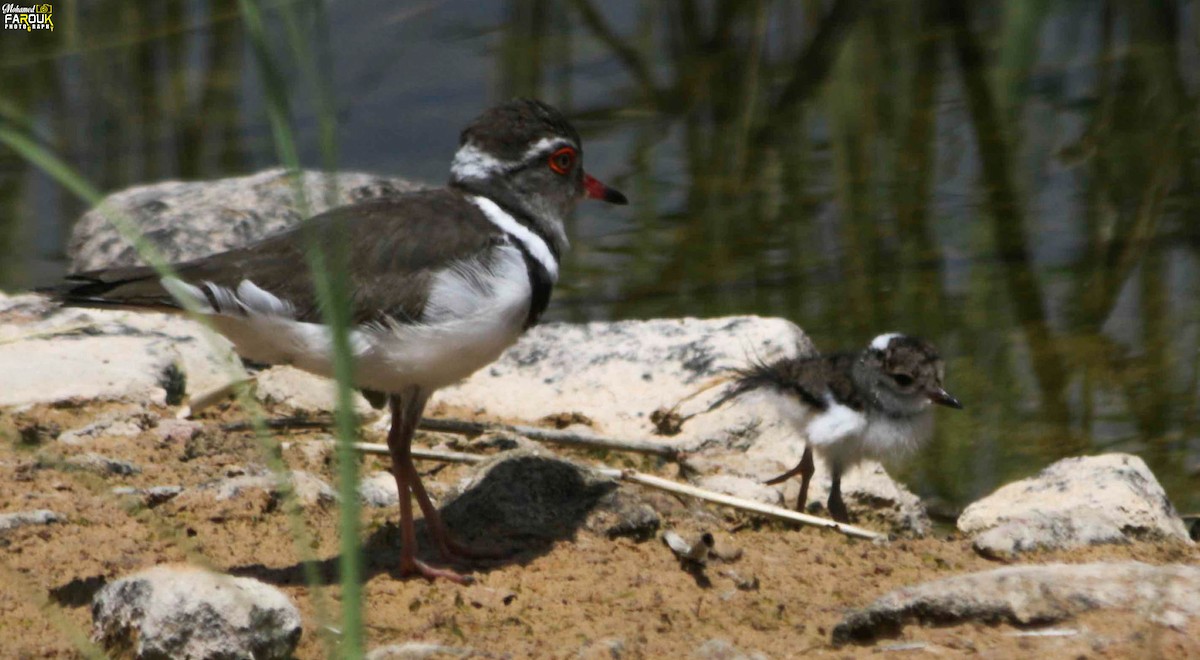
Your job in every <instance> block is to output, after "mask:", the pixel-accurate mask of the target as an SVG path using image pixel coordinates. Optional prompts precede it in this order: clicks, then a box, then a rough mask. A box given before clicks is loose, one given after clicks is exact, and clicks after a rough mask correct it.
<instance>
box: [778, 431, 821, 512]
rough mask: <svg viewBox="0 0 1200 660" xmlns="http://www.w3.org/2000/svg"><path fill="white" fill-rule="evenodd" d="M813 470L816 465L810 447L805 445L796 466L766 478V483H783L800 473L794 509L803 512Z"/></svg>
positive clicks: (806, 502)
mask: <svg viewBox="0 0 1200 660" xmlns="http://www.w3.org/2000/svg"><path fill="white" fill-rule="evenodd" d="M815 470H816V466H814V465H813V455H812V447H808V446H806V447H805V448H804V455H803V456H801V457H800V462H799V463H798V464H796V467H794V468H792V469H790V470H788V471H787V472H784V473H783V474H781V475H779V476H778V477H775V478H773V479H768V480H767V481H766V483H767V484H768V485H775V484H779V483H783V482H784V481H787V480H788V479H791V478H792V477H794V476H796V475H797V474H798V475H800V496H799V497H798V498H796V510H797V511H799V512H800V513H804V506H805V505H806V504H808V483H809V482H810V481H812V476H813V472H814V471H815Z"/></svg>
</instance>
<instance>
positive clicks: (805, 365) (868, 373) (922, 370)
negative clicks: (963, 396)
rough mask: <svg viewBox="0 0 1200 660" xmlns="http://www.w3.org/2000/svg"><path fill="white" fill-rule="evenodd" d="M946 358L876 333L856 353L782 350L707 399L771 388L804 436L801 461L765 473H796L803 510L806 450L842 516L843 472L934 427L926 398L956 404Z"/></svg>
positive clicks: (903, 451)
mask: <svg viewBox="0 0 1200 660" xmlns="http://www.w3.org/2000/svg"><path fill="white" fill-rule="evenodd" d="M944 377H945V365H944V364H943V362H942V359H941V357H939V356H938V353H937V350H936V349H934V347H933V346H932V345H930V344H929V343H927V342H924V341H922V340H920V339H916V338H914V337H908V336H905V335H901V334H895V333H891V334H884V335H880V336H878V337H876V338H875V339H873V340H872V341H871V344H870V345H869V346H867V348H866V350H863V351H861V352H859V353H835V354H831V355H824V356H816V357H802V358H783V359H781V360H777V361H775V362H770V363H762V364H755V365H752V366H750V367H748V368H746V369H743V370H740V371H739V372H738V373H737V376H736V379H735V381H734V383H733V385H732V386H731V387H729V389H728V390H727V391H726V392H725V393H723V394H722V396H721V397H720V398H719V399H718V400H717V401H716V402H715V403H714V404H713V405H712V406H711V407H710V410H711V409H715V408H717V407H719V406H721V405H722V404H724V403H725V402H727V401H729V400H730V399H733V398H736V397H737V396H739V395H741V394H744V393H746V392H750V391H753V390H765V391H769V392H773V393H775V394H776V395H777V396H776V397H775V401H776V405H777V406H778V407H779V410H780V413H781V414H782V415H783V417H784V418H785V419H786V420H788V421H789V422H790V423H791V424H792V425H793V426H794V427H795V429H796V431H797V432H798V433H800V434H801V435H802V436H804V438H805V443H806V444H805V448H804V454H803V455H802V456H801V458H800V463H799V464H797V465H796V467H794V468H792V469H791V470H788V471H787V472H785V473H783V474H781V475H779V476H778V477H775V478H773V479H770V480H768V481H767V482H766V483H768V484H778V483H781V482H783V481H786V480H787V479H790V478H791V477H793V476H795V475H797V474H799V475H800V496H799V498H798V499H797V501H796V509H797V510H798V511H803V510H804V505H805V504H806V503H807V501H808V484H809V481H810V480H811V479H812V475H813V452H814V450H815V451H816V452H817V453H818V454H820V455H821V457H822V459H823V460H824V461H825V463H826V464H827V465H828V466H829V472H830V476H831V478H832V480H833V484H832V486H831V487H830V490H829V502H828V507H829V513H830V515H832V516H833V519H834V520H837V521H839V522H848V521H849V515H848V514H847V512H846V504H845V502H843V500H842V475H843V474H844V473H845V471H846V470H848V469H850V468H851V467H853V466H854V465H856V464H857V463H859V462H860V461H862V460H863V459H866V458H870V459H876V460H879V459H897V458H902V457H904V456H906V455H908V454H911V453H912V452H913V451H915V450H916V449H917V448H918V447H919V446H920V445H921V444H922V443H923V442H924V441H925V440H927V439H928V438H929V436H930V434H931V432H932V430H933V411H932V409H931V407H930V404H934V403H936V404H940V405H943V406H949V407H951V408H962V404H961V403H959V402H958V399H956V398H954V397H952V396H950V394H949V393H947V392H946V390H945V389H944V388H943V386H942V380H943V378H944Z"/></svg>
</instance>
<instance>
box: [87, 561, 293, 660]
mask: <svg viewBox="0 0 1200 660" xmlns="http://www.w3.org/2000/svg"><path fill="white" fill-rule="evenodd" d="M300 625H301V621H300V611H299V610H298V609H296V606H295V605H293V604H292V602H291V601H290V600H289V599H288V597H287V596H286V595H284V594H283V592H281V591H279V590H278V589H276V588H275V587H272V586H270V585H267V584H264V583H262V582H259V581H258V580H252V579H250V578H240V577H232V576H229V575H219V574H216V573H210V572H207V571H203V570H200V569H197V568H192V567H190V566H157V567H154V568H151V569H148V570H145V571H142V572H140V573H136V574H134V575H131V576H128V577H124V578H121V579H120V580H116V581H114V582H110V583H108V584H107V585H105V586H104V587H103V588H102V589H101V590H100V591H99V592H97V593H96V596H95V598H94V599H93V601H92V636H93V639H95V640H96V641H97V642H99V643H100V644H102V645H103V646H104V647H105V648H106V649H107V650H108V651H109V652H111V653H126V654H132V655H134V656H136V657H139V658H188V659H201V658H204V659H209V658H212V659H217V658H263V659H265V658H287V657H291V654H292V651H293V650H294V649H295V648H296V644H297V643H299V641H300V634H301V627H300Z"/></svg>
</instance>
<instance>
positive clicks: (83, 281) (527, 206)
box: [49, 99, 625, 582]
mask: <svg viewBox="0 0 1200 660" xmlns="http://www.w3.org/2000/svg"><path fill="white" fill-rule="evenodd" d="M585 197H587V198H592V199H600V200H603V201H606V202H610V203H614V204H624V203H625V197H624V195H622V194H621V193H619V192H617V191H616V190H613V189H612V188H609V187H607V186H605V185H604V184H602V183H600V182H599V181H597V180H596V179H594V178H592V177H591V176H588V175H587V174H586V173H584V171H583V146H582V144H581V141H580V138H579V134H578V133H577V132H576V131H575V129H574V128H573V127H572V126H571V124H570V123H568V122H567V120H566V119H565V118H564V117H563V115H562V114H561V113H560V112H559V111H558V110H556V109H554V108H553V107H551V106H549V105H547V104H545V103H541V102H539V101H533V100H525V99H521V100H515V101H512V102H509V103H505V104H503V105H499V106H496V107H494V108H491V109H489V110H487V111H486V112H484V113H483V114H482V115H481V116H479V117H478V118H477V119H476V120H475V121H474V122H472V123H471V124H470V125H469V126H468V127H467V128H466V129H465V130H464V131H463V132H462V135H461V139H460V142H459V148H458V151H457V153H456V154H455V156H454V161H453V163H452V165H451V168H450V183H449V185H448V186H446V187H445V188H441V189H437V190H426V191H421V192H413V193H408V194H405V195H401V196H396V197H391V198H386V199H374V200H370V201H365V202H361V203H358V204H353V205H350V206H344V207H340V208H336V209H332V210H330V211H328V212H326V213H322V214H321V215H318V216H316V217H313V218H311V219H310V220H308V221H306V222H305V223H302V224H301V225H300V226H299V227H297V228H294V229H292V230H289V231H286V232H284V233H281V234H277V235H275V236H271V237H268V238H266V239H264V240H262V241H259V242H257V243H255V244H252V245H250V246H248V247H244V248H240V249H235V250H231V251H229V252H224V253H221V254H216V255H213V256H210V257H205V258H202V259H197V260H194V261H189V262H186V263H182V264H179V265H177V266H176V267H175V273H176V274H177V277H173V278H167V279H163V278H160V276H159V275H158V273H156V272H155V271H154V270H152V269H150V268H146V267H134V268H112V269H105V270H96V271H90V272H84V273H78V274H75V275H71V276H69V277H68V278H67V279H66V281H65V282H64V283H63V284H61V285H59V286H57V287H54V288H52V289H50V290H49V293H50V294H51V295H52V296H54V297H56V298H57V299H58V300H60V301H62V302H63V303H64V304H66V305H73V306H83V307H101V308H105V307H108V308H113V307H116V308H127V309H130V308H131V309H138V310H152V311H179V310H180V309H181V308H182V307H184V306H185V304H186V305H187V306H191V307H193V308H198V309H200V310H202V311H203V313H204V314H205V316H207V317H208V318H209V320H210V321H211V322H212V325H213V327H215V328H216V329H217V330H218V331H219V332H221V333H222V334H224V335H225V336H226V337H228V338H229V339H230V340H231V341H232V342H233V344H234V346H235V348H236V350H237V351H238V353H240V354H241V355H242V356H244V357H246V358H249V359H251V360H255V361H258V362H265V363H268V364H290V365H293V366H296V367H299V368H301V369H304V370H306V371H310V372H313V373H316V374H320V375H324V376H331V375H332V373H333V352H332V348H331V341H330V333H329V328H328V327H327V326H325V325H324V324H323V316H322V312H321V308H320V304H319V302H318V297H317V292H316V288H315V286H314V278H313V275H312V273H311V272H309V269H308V267H307V265H306V264H307V262H306V260H305V257H306V249H307V248H308V246H309V245H311V244H313V243H314V241H315V242H316V243H317V244H320V245H326V246H341V247H344V248H345V250H344V255H345V258H344V259H342V260H341V261H342V262H344V263H342V266H341V268H342V270H343V271H344V274H345V277H346V282H347V287H348V291H349V298H350V301H349V304H350V308H351V309H350V314H351V318H350V321H351V328H350V345H351V347H352V351H353V360H354V385H355V386H357V387H361V388H365V389H370V390H376V391H380V392H386V393H387V394H388V395H389V400H388V404H389V407H390V410H391V414H392V425H391V429H390V431H389V432H388V447H389V449H390V452H391V458H392V473H393V475H394V476H395V478H396V483H397V485H398V486H399V489H400V493H401V498H400V525H401V539H402V544H403V545H402V547H401V550H400V572H401V574H402V575H421V576H424V577H426V578H428V579H433V578H438V577H442V578H448V579H451V580H455V581H459V582H462V581H465V580H466V578H464V577H463V576H461V575H459V574H458V573H455V572H454V571H451V570H447V569H437V568H433V567H430V566H428V565H427V564H425V563H424V562H422V561H420V560H418V559H417V558H416V554H415V550H416V541H415V531H414V527H413V512H412V503H411V501H410V499H409V497H408V496H409V495H410V494H411V495H412V496H413V497H415V499H416V500H417V504H418V505H419V506H420V507H421V511H422V512H423V513H424V515H425V520H426V522H427V524H428V526H429V529H430V531H431V534H432V535H433V538H434V539H435V541H436V542H437V544H438V546H439V548H440V549H441V550H442V552H443V554H448V553H450V552H455V553H458V554H467V551H466V549H465V548H462V547H461V546H459V545H457V544H456V543H454V542H453V541H452V540H451V538H450V536H449V534H448V533H447V531H446V528H445V525H444V524H443V523H442V520H441V517H440V516H439V514H438V511H437V509H436V508H435V507H434V505H433V503H432V502H431V501H430V499H429V496H428V494H427V493H426V491H425V488H424V487H423V486H422V484H421V479H420V476H419V475H418V474H417V471H416V468H415V467H414V465H413V460H412V455H411V451H410V445H411V443H412V438H413V433H414V431H415V429H416V427H417V422H418V421H419V420H420V417H421V413H422V411H423V410H424V409H425V403H426V401H427V400H428V399H429V396H430V394H431V393H432V392H433V391H434V390H436V389H438V388H440V387H443V386H445V385H448V384H450V383H453V382H455V381H457V380H460V379H462V378H464V377H466V376H468V375H470V374H471V373H472V372H474V371H475V370H477V369H479V368H480V367H482V366H484V365H486V364H488V363H489V362H491V361H493V360H495V359H496V358H497V357H498V356H499V355H500V353H501V351H503V350H504V349H505V348H507V347H508V346H509V345H511V344H512V343H513V342H515V341H516V339H517V337H518V336H519V335H520V334H521V332H522V331H523V330H525V329H526V328H529V327H530V326H532V325H533V324H535V323H536V322H537V321H538V318H539V317H540V316H541V314H542V312H543V311H544V310H545V309H546V305H547V304H548V303H549V300H550V293H551V290H552V289H553V287H554V284H555V282H556V281H557V280H558V273H559V260H560V258H561V256H562V254H563V252H564V251H565V250H566V249H567V246H568V244H567V235H566V232H565V230H564V228H563V218H564V216H566V215H567V214H568V213H570V212H571V210H572V209H573V208H574V207H575V205H576V203H578V202H579V201H580V200H581V199H583V198H585ZM336 256H337V254H336V251H335V252H334V254H332V255H330V259H331V260H332V259H335V258H336Z"/></svg>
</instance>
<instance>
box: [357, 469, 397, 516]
mask: <svg viewBox="0 0 1200 660" xmlns="http://www.w3.org/2000/svg"><path fill="white" fill-rule="evenodd" d="M358 495H359V497H361V498H362V501H363V504H366V505H367V506H376V507H392V506H396V505H397V504H399V503H400V489H399V488H398V487H397V486H396V478H395V477H393V476H392V473H391V472H386V471H383V470H380V471H378V472H373V473H371V474H369V475H367V476H366V477H364V478H363V479H362V480H361V481H360V482H359V484H358Z"/></svg>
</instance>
